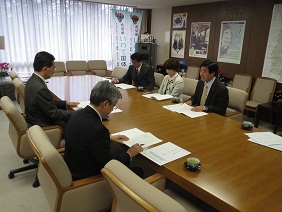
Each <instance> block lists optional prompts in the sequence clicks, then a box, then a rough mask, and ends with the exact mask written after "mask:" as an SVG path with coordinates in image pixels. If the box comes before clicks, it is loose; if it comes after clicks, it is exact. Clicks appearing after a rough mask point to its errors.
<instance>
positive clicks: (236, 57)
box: [217, 21, 246, 64]
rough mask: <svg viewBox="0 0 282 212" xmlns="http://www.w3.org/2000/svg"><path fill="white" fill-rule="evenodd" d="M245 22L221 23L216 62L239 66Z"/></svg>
mask: <svg viewBox="0 0 282 212" xmlns="http://www.w3.org/2000/svg"><path fill="white" fill-rule="evenodd" d="M245 25H246V21H223V22H221V30H220V39H219V47H218V54H217V61H218V62H225V63H234V64H240V62H241V54H242V47H243V40H244V34H245Z"/></svg>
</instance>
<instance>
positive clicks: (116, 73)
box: [111, 66, 127, 78]
mask: <svg viewBox="0 0 282 212" xmlns="http://www.w3.org/2000/svg"><path fill="white" fill-rule="evenodd" d="M126 72H127V68H124V67H121V66H116V67H114V70H113V71H112V75H111V77H114V78H122V77H123V76H124V75H125V74H126Z"/></svg>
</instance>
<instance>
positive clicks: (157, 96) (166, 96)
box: [143, 93, 173, 101]
mask: <svg viewBox="0 0 282 212" xmlns="http://www.w3.org/2000/svg"><path fill="white" fill-rule="evenodd" d="M143 96H144V97H146V98H150V99H154V100H159V101H160V100H165V99H171V98H172V97H173V96H172V95H169V94H164V95H162V94H158V93H151V94H145V95H143Z"/></svg>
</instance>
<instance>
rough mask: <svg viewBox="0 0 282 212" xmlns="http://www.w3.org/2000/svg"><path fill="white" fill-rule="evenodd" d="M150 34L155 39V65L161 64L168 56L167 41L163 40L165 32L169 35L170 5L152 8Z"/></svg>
mask: <svg viewBox="0 0 282 212" xmlns="http://www.w3.org/2000/svg"><path fill="white" fill-rule="evenodd" d="M151 24H152V25H151V34H152V36H154V37H155V39H157V41H156V43H157V59H156V61H157V62H156V65H158V64H163V63H164V62H165V61H166V60H167V59H168V58H169V51H170V46H169V41H170V38H169V41H168V42H167V41H165V33H166V32H168V33H169V35H170V26H171V7H169V8H160V9H153V10H152V23H151Z"/></svg>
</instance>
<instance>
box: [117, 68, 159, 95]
mask: <svg viewBox="0 0 282 212" xmlns="http://www.w3.org/2000/svg"><path fill="white" fill-rule="evenodd" d="M118 80H119V82H120V83H128V84H130V85H131V84H132V80H133V82H134V86H136V87H138V86H142V87H144V89H146V90H149V91H151V90H153V89H154V87H155V77H154V71H153V69H152V67H151V66H149V65H147V64H145V63H142V66H141V70H140V71H139V73H138V74H137V76H136V74H135V68H134V66H133V65H130V66H129V68H128V70H127V72H126V74H125V75H124V76H123V77H122V78H120V79H118Z"/></svg>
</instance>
